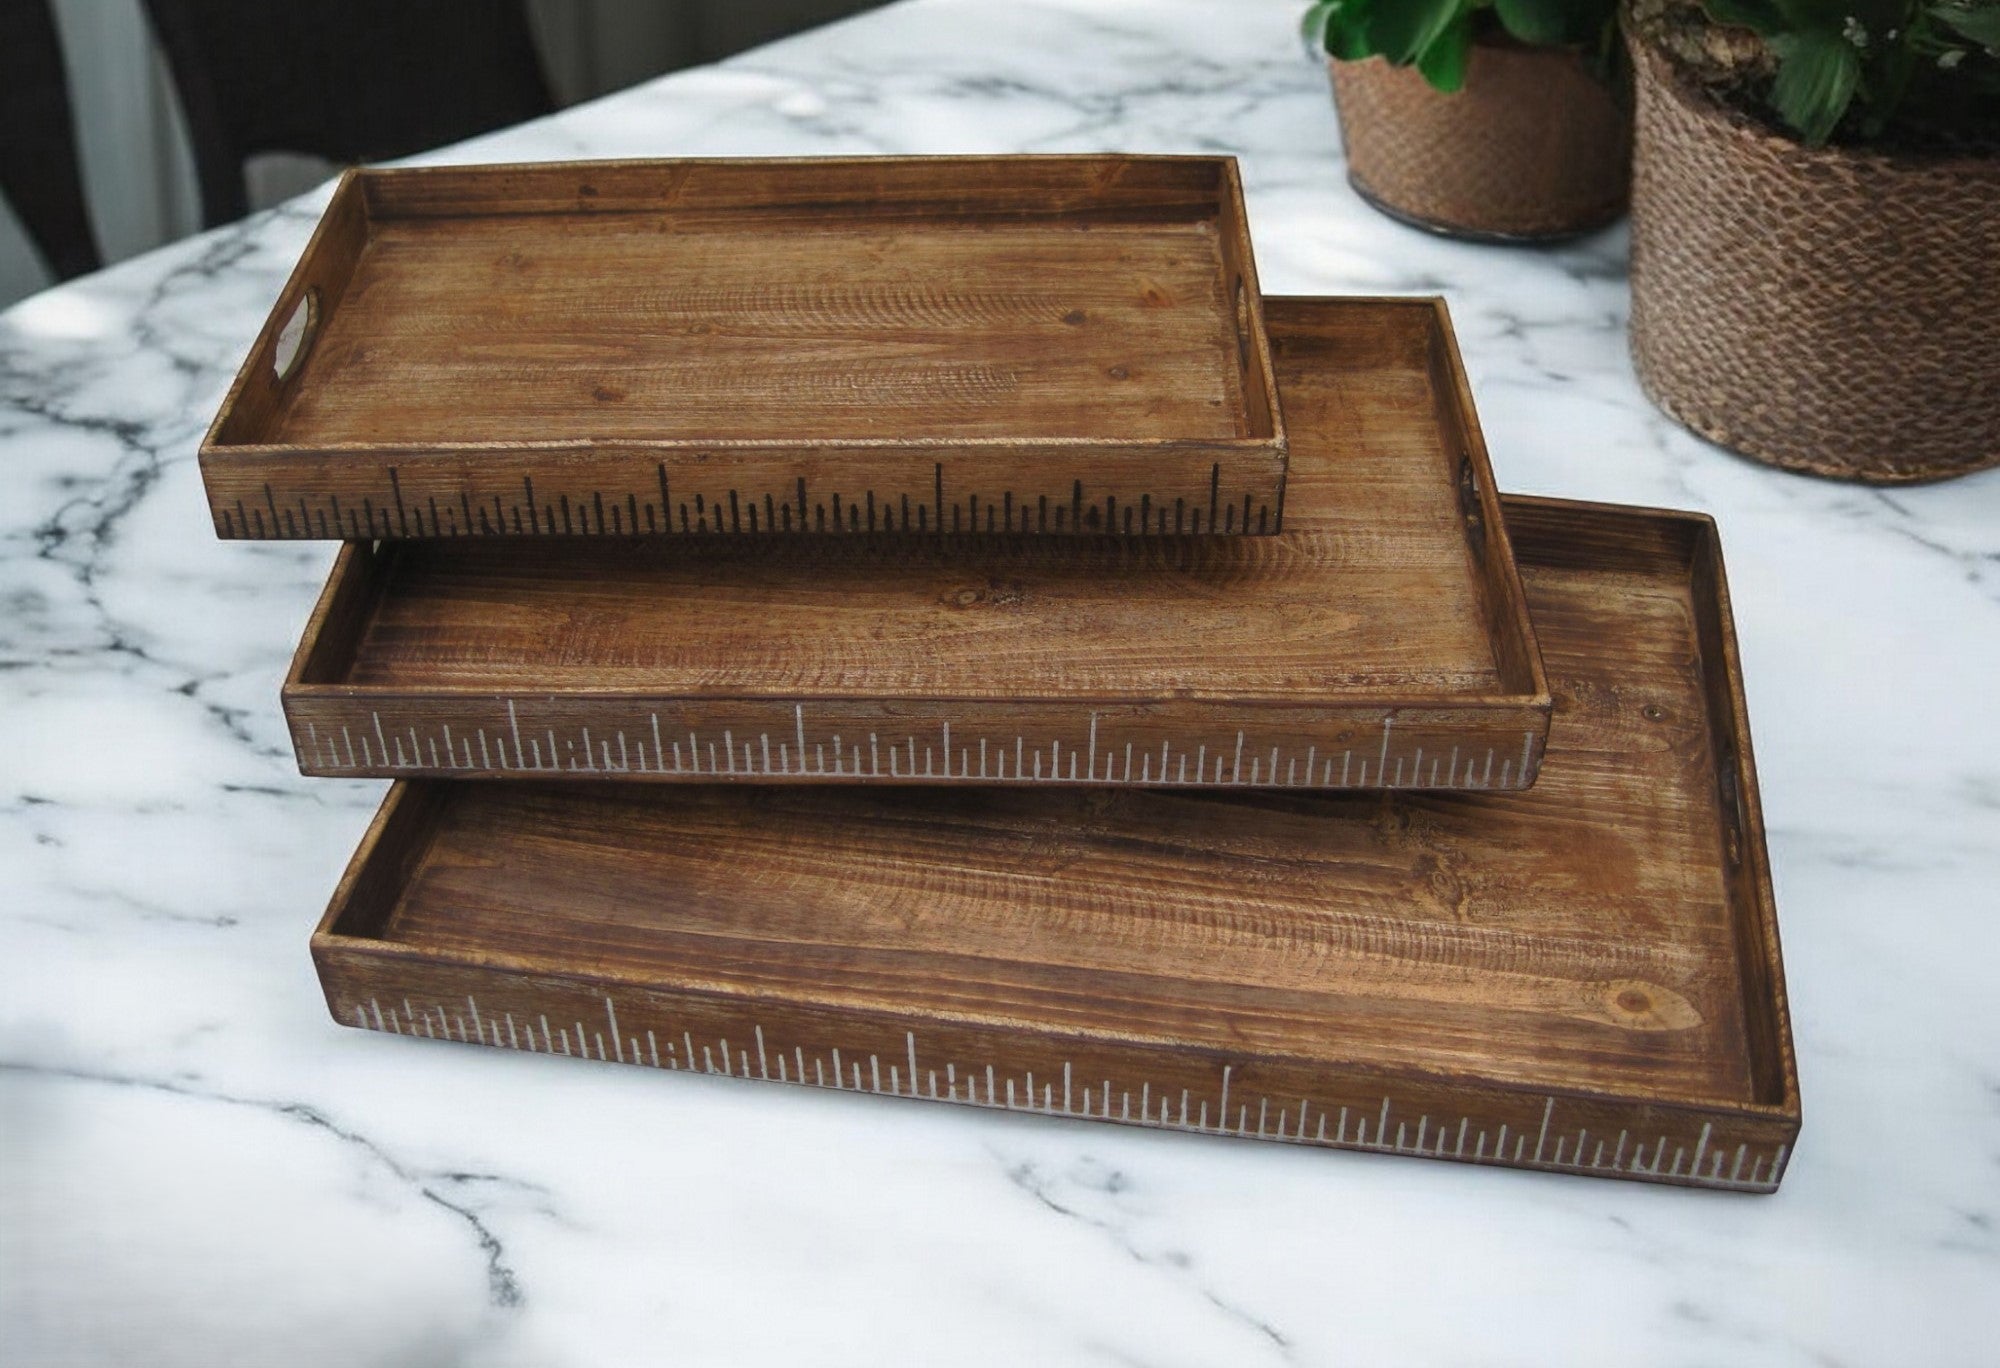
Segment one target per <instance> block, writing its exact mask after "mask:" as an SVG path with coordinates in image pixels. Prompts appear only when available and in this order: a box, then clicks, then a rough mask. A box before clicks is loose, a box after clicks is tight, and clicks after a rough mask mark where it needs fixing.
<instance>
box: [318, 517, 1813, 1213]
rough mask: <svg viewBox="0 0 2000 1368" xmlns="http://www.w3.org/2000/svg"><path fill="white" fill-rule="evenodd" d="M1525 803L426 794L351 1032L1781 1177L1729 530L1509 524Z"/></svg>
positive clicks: (376, 878) (335, 929)
mask: <svg viewBox="0 0 2000 1368" xmlns="http://www.w3.org/2000/svg"><path fill="white" fill-rule="evenodd" d="M1509 516H1510V518H1511V519H1512V521H1513V526H1514V535H1515V539H1516V544H1517V546H1518V547H1519V549H1520V552H1521V554H1522V557H1523V561H1524V565H1525V567H1526V569H1527V573H1528V585H1529V594H1530V600H1531V603H1532V606H1533V608H1534V611H1535V613H1536V616H1537V619H1538V620H1539V622H1540V623H1541V625H1542V641H1543V649H1544V651H1545V652H1546V653H1547V657H1548V661H1549V667H1550V673H1551V676H1552V677H1553V678H1554V680H1555V682H1556V690H1557V697H1558V705H1557V711H1556V717H1555V724H1554V729H1553V731H1552V733H1551V737H1550V742H1549V749H1550V754H1549V758H1548V765H1547V769H1546V772H1545V773H1544V775H1543V778H1542V781H1541V783H1540V784H1539V785H1537V787H1536V788H1535V789H1534V790H1533V791H1532V792H1530V793H1526V794H1506V795H1472V794H1394V793H1391V794H1335V795H1327V794H1297V793H1285V792H1270V791H1264V792H1258V793H1247V794H1238V793H1231V794H1202V793H1179V792H1172V791H1158V790H1151V791H1103V790H1096V791H1079V790H1065V791H1061V792H1032V791H1023V790H1007V789H994V788H960V789H955V790H952V791H949V792H933V793H916V792H911V791H907V790H893V789H869V788H863V787H848V788H842V789H816V790H802V789H780V788H758V789H751V788H743V787H731V786H724V785H712V786H706V787H699V788H695V787H684V788H673V789H643V788H636V787H631V786H626V787H622V788H621V787H616V786H611V785H603V784H598V785H567V786H565V785H542V784H488V785H471V784H451V783H435V782H424V781H419V782H412V783H404V784H399V785H397V786H396V787H395V788H394V789H393V790H392V792H391V795H390V797H389V800H388V801H387V802H386V803H385V804H384V806H383V809H382V812H381V813H380V815H379V816H378V817H377V819H376V822H375V825H374V827H373V828H372V829H371V831H370V833H369V835H368V837H367V838H366V840H365V841H364V843H363V845H362V848H361V850H360V851H359V852H358V853H357V855H356V856H355V859H354V862H353V864H352V865H351V866H350V868H349V871H348V874H347V876H346V878H345V880H344V881H343V882H342V884H341V886H340V889H339V890H338V892H337V893H336V894H335V896H334V899H333V902H332V905H331V907H330V908H329V909H328V912H327V916H326V918H325V920H324V921H323V922H322V923H321V925H320V929H319V931H318V933H317V934H316V936H315V937H314V941H313V952H314V956H315V959H316V961H317V963H318V967H319V972H320V976H321V980H322V982H323V984H324V987H325V990H326V997H327V1003H328V1005H329V1007H330V1009H331V1010H332V1013H333V1015H334V1017H335V1018H336V1019H337V1020H338V1021H340V1022H343V1023H345V1024H348V1025H352V1026H365V1027H369V1028H372V1029H377V1030H389V1031H399V1032H401V1033H403V1034H405V1035H410V1034H415V1035H424V1036H435V1037H439V1038H449V1039H454V1040H466V1041H474V1042H479V1043H484V1044H492V1045H504V1046H508V1047H511V1048H516V1049H526V1050H541V1051H550V1052H556V1053H565V1054H574V1055H581V1056H586V1057H589V1058H595V1059H610V1060H623V1061H625V1062H628V1063H639V1064H645V1065H648V1066H653V1067H659V1068H665V1069H682V1070H687V1069H692V1070H696V1071H700V1072H704V1073H728V1074H732V1075H737V1076H742V1077H750V1078H760V1079H761V1078H771V1079H777V1080H779V1081H785V1082H793V1083H798V1082H805V1083H811V1084H816V1085H820V1086H824V1087H838V1088H846V1089H856V1090H860V1091H864V1092H878V1093H883V1094H894V1095H898V1096H904V1097H918V1098H936V1099H941V1100H951V1101H957V1102H971V1103H976V1104H979V1105H985V1106H994V1107H1011V1108H1014V1109H1017V1110H1032V1111H1036V1112H1044V1113H1053V1114H1056V1115H1070V1116H1085V1117H1092V1118H1098V1119H1106V1120H1113V1121H1125V1122H1131V1123H1135V1124H1143V1125H1152V1126H1165V1127H1173V1128H1180V1129H1188V1130H1195V1131H1202V1132H1209V1133H1218V1134H1228V1135H1248V1136H1262V1137H1265V1138H1271V1139H1281V1140H1290V1141H1298V1142H1303V1143H1307V1144H1315V1145H1329V1146H1335V1147H1344V1148H1354V1149H1369V1150H1382V1151H1393V1152H1396V1153H1404V1154H1417V1155H1423V1156H1427V1157H1436V1158H1449V1159H1465V1160H1471V1161H1474V1162H1482V1163H1495V1164H1505V1165H1509V1166H1518V1167H1526V1168H1539V1169H1549V1170H1558V1171H1562V1172H1571V1173H1584V1174H1593V1175H1604V1176H1615V1177H1621V1178H1636V1179H1643V1180H1648V1181H1658V1182H1671V1183H1684V1184H1697V1185H1700V1186H1705V1187H1714V1188H1723V1189H1728V1190H1733V1191H1743V1192H1764V1191H1769V1190H1771V1189H1773V1188H1774V1187H1775V1186H1776V1185H1777V1183H1778V1181H1779V1178H1780V1177H1781V1175H1782V1174H1783V1172H1784V1167H1785V1161H1786V1159H1787V1157H1788V1156H1789V1154H1790V1152H1791V1146H1792V1144H1793V1141H1794V1139H1795V1137H1796V1135H1797V1132H1798V1127H1799V1094H1798V1084H1797V1077H1796V1072H1795V1069H1794V1066H1793V1058H1792V1049H1791V1040H1790V1034H1789V1026H1788V1023H1787V1016H1786V1008H1785V994H1784V981H1783V971H1782V968H1781V965H1780V959H1779V952H1778V931H1777V920H1776V911H1775V908H1774V907H1773V904H1772V900H1771V885H1770V876H1769V869H1768V867H1767V863H1766V858H1765V851H1764V833H1763V826H1762V819H1761V817H1760V815H1759V809H1758V803H1757V782H1756V774H1755V767H1754V765H1753V763H1752V759H1751V752H1750V737H1749V732H1748V729H1747V726H1746V722H1745V717H1744V710H1743V698H1742V691H1741V688H1740V686H1739V683H1738V667H1737V658H1736V650H1735V642H1734V637H1733V629H1732V626H1731V622H1730V615H1729V600H1728V593H1727V590H1726V588H1725V586H1724V583H1723V577H1722V569H1721V563H1720V560H1719V556H1718V550H1717V546H1716V540H1715V534H1714V529H1713V526H1712V524H1710V523H1709V522H1708V521H1707V520H1706V519H1704V518H1700V517H1696V516H1692V515H1686V514H1660V513H1647V512H1640V511H1630V510H1614V509H1609V508H1604V507H1591V506H1581V505H1559V504H1555V503H1552V502H1541V501H1531V500H1521V501H1513V502H1512V503H1511V504H1510V509H1509Z"/></svg>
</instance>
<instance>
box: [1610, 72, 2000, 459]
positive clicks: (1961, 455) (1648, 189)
mask: <svg viewBox="0 0 2000 1368" xmlns="http://www.w3.org/2000/svg"><path fill="white" fill-rule="evenodd" d="M1631 48H1632V55H1633V65H1634V67H1635V69H1636V75H1637V82H1638V142H1637V156H1636V162H1635V167H1634V172H1633V189H1632V358H1633V361H1634V363H1635V364H1636V366H1637V368H1638V372H1639V382H1640V384H1641V385H1643V386H1644V387H1645V390H1646V393H1647V394H1648V395H1649V396H1650V397H1651V398H1652V400H1653V402H1654V403H1656V404H1658V405H1659V406H1660V407H1661V408H1662V409H1664V410H1665V411H1666V412H1667V413H1668V414H1669V415H1671V416H1672V417H1674V418H1676V419H1678V420H1679V421H1680V422H1682V423H1684V424H1686V425H1687V426H1688V427H1689V428H1692V429H1693V430H1694V431H1695V432H1697V433H1699V434H1701V435H1702V436H1703V437H1707V438H1709V439H1710V440H1712V441H1715V442H1719V443H1721V444H1722V445H1724V446H1727V447H1731V448H1733V449H1734V450H1736V451H1738V452H1741V453H1742V454H1744V455H1746V456H1750V457H1752V458H1754V459H1756V460H1760V461H1764V462H1768V463H1769V464H1772V465H1777V466H1783V467H1785V468H1786V469H1789V470H1801V471H1809V472H1811V473H1813V474H1816V475H1827V476H1832V477H1834V478H1837V479H1849V480H1864V481H1868V482H1870V483H1876V484H1907V483H1915V482H1918V481H1923V480H1937V479H1943V478H1946V477H1948V476H1952V475H1961V474H1964V473H1966V472H1968V471H1972V470H1978V469H1981V468H1983V467H1986V466H1992V465H1996V464H2000V380H1996V378H1995V377H1996V376H2000V157H1996V158H1975V157H1960V158H1941V157H1931V158H1918V157H1906V156H1890V155H1884V154H1881V153H1876V152H1869V151H1855V150H1852V149H1840V148H1810V147H1804V146H1801V145H1800V144H1798V143H1795V142H1792V141H1790V140H1789V139H1787V138H1784V137H1781V136H1779V135H1777V134H1775V133H1772V132H1771V131H1769V130H1768V129H1766V128H1763V127H1761V126H1760V125H1758V124H1756V123H1754V122H1753V121H1752V120H1750V119H1749V118H1747V117H1745V116H1744V115H1742V114H1740V113H1737V112H1736V111H1734V110H1732V109H1729V108H1728V107H1726V106H1725V105H1723V104H1722V103H1721V102H1719V101H1718V100H1717V99H1715V98H1714V97H1713V96H1711V95H1710V94H1708V93H1707V92H1706V91H1705V90H1703V89H1702V88H1701V87H1700V86H1699V85H1697V84H1696V83H1695V82H1694V81H1693V80H1691V79H1689V78H1688V77H1686V76H1685V75H1684V74H1683V73H1682V72H1681V71H1680V69H1679V68H1678V67H1677V66H1676V65H1675V64H1674V62H1673V60H1672V59H1671V58H1669V57H1668V56H1666V55H1664V54H1662V53H1660V52H1658V51H1656V50H1654V49H1652V48H1650V47H1648V46H1646V45H1644V44H1641V43H1633V44H1632V45H1631Z"/></svg>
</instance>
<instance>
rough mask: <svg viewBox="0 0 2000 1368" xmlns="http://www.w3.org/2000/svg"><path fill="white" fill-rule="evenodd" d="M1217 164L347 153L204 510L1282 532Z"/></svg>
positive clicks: (519, 531)
mask: <svg viewBox="0 0 2000 1368" xmlns="http://www.w3.org/2000/svg"><path fill="white" fill-rule="evenodd" d="M1261 310H1262V305H1261V303H1260V301H1259V298H1258V291H1257V275H1256V267H1255V265H1254V264H1253V262H1252V259H1251V253H1250V237H1249V231H1248V228H1247V226H1246V224H1245V220H1244V214H1243V200H1242V190H1241V187H1240V185H1239V183H1238V180H1237V173H1236V164H1235V162H1234V161H1233V160H1231V159H1229V158H1224V157H1135V156H1123V155H1119V156H1056V157H907V158H903V157H895V158H881V157H878V158H846V159H817V160H815V159H807V160H758V161H674V162H577V163H570V164H552V165H539V166H478V167H444V168H422V169H411V170H389V171H355V172H350V173H349V174H348V175H347V177H346V178H345V179H344V180H343V181H342V183H341V185H340V187H339V189H338V191H337V192H336V193H335V195H334V198H333V202H332V204H331V206H330V207H329V208H328V209H327V211H326V215H325V217H324V219H323V220H322V221H321V223H320V226H319V229H318V231H317V232H316V233H315V234H314V236H313V239H312V241H311V243H310V245H308V247H307V248H306V252H305V255H304V258H303V259H302V260H301V261H300V262H299V265H298V269H297V271H296V272H295V273H294V274H293V276H292V279H291V281H290V282H289V283H288V284H287V285H286V286H285V288H284V291H283V293H282V294H280V295H279V297H278V302H277V305H276V307H275V308H274V309H273V311H272V313H271V317H270V320H269V321H268V322H267V323H266V324H265V327H264V330H263V332H262V333H261V334H260V335H259V336H258V338H257V341H256V344H255V346H254V347H253V348H252V350H251V353H250V356H249V359H248V360H247V361H246V362H245V363H244V366H243V369H242V371H241V373H240V374H239V375H238V376H237V379H236V383H235V385H234V387H233V388H232V389H231V390H230V392H229V395H228V398H227V399H225V400H224V402H223V405H222V410H221V412H220V413H219V414H218V416H217V418H216V420H215V424H214V426H213V427H212V428H211V429H210V431H209V434H208V437H207V439H206V440H205V441H204V442H203V444H202V449H201V466H202V474H203V478H204V479H205V481H206V482H207V486H208V496H209V504H210V508H211V511H212V513H213V515H214V521H215V528H216V531H217V532H218V533H219V534H220V535H221V536H224V537H321V538H331V537H346V538H362V537H371V538H373V537H439V536H465V535H477V536H531V535H537V534H550V533H565V534H578V535H581V534H609V535H613V536H619V535H631V534H635V533H637V534H662V535H664V534H670V533H694V532H832V531H839V532H847V531H870V530H885V529H886V530H894V531H939V530H943V531H953V530H974V529H978V528H982V527H985V526H988V525H994V526H1001V525H1005V526H1008V527H1012V528H1013V529H1014V530H1017V531H1022V532H1092V531H1103V530H1113V531H1130V532H1133V533H1156V532H1171V531H1201V532H1225V533H1226V532H1251V533H1257V532H1275V531H1277V530H1278V524H1279V519H1280V517H1281V515H1282V512H1283V507H1284V501H1283V494H1284V473H1285V434H1284V427H1283V421H1282V419H1281V417H1280V414H1279V410H1278V405H1277V400H1276V397H1275V394H1274V390H1273V387H1272V379H1271V361H1270V353H1269V348H1268V345H1267V343H1266V339H1265V335H1264V330H1263V323H1262V316H1261Z"/></svg>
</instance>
